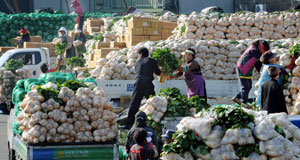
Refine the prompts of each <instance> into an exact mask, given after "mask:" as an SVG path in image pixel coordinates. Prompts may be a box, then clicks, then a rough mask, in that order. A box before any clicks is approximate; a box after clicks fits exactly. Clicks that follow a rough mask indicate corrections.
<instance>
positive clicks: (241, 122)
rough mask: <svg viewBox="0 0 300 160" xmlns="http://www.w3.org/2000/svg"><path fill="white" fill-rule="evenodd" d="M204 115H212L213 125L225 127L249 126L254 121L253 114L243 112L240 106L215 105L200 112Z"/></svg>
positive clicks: (238, 127)
mask: <svg viewBox="0 0 300 160" xmlns="http://www.w3.org/2000/svg"><path fill="white" fill-rule="evenodd" d="M202 114H203V116H204V117H214V118H215V119H216V121H215V124H214V125H219V126H222V127H223V128H224V129H225V130H227V129H235V128H237V129H240V128H250V125H249V124H250V123H251V122H252V123H254V116H253V115H252V114H248V113H247V112H245V111H244V110H243V109H242V108H241V107H240V106H231V105H227V106H215V107H212V108H209V109H208V110H207V111H203V112H202Z"/></svg>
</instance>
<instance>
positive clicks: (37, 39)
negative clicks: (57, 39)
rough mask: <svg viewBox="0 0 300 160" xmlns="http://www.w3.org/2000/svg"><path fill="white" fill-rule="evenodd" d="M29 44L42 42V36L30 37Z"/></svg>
mask: <svg viewBox="0 0 300 160" xmlns="http://www.w3.org/2000/svg"><path fill="white" fill-rule="evenodd" d="M30 39H31V42H39V43H41V42H42V36H30Z"/></svg>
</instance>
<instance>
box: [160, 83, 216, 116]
mask: <svg viewBox="0 0 300 160" xmlns="http://www.w3.org/2000/svg"><path fill="white" fill-rule="evenodd" d="M158 95H159V96H164V97H167V99H168V109H167V111H166V113H165V117H186V116H191V108H195V109H196V112H200V111H201V110H203V109H207V108H209V107H210V106H209V104H207V103H206V101H205V99H204V98H199V96H194V97H191V98H190V99H188V98H187V97H186V96H184V95H182V94H181V93H180V90H179V89H178V88H175V87H174V88H166V89H161V90H160V92H159V93H158Z"/></svg>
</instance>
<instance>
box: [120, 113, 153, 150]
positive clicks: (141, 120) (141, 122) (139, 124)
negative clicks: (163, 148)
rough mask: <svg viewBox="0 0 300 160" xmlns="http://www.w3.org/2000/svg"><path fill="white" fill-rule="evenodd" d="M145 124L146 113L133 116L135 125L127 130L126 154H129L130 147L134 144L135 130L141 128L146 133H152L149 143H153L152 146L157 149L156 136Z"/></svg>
mask: <svg viewBox="0 0 300 160" xmlns="http://www.w3.org/2000/svg"><path fill="white" fill-rule="evenodd" d="M146 122H147V115H146V113H145V112H142V111H139V112H137V113H136V115H135V125H134V126H133V127H132V128H131V129H130V130H129V132H128V135H127V141H126V152H127V154H129V153H130V149H131V146H133V145H134V144H135V141H134V139H133V134H134V132H135V130H136V129H138V128H143V129H145V130H146V131H147V132H151V133H152V136H151V138H152V141H151V142H152V143H153V145H155V146H156V148H158V143H157V138H156V135H155V133H154V131H153V129H151V128H149V127H148V126H147V125H146Z"/></svg>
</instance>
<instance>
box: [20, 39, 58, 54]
mask: <svg viewBox="0 0 300 160" xmlns="http://www.w3.org/2000/svg"><path fill="white" fill-rule="evenodd" d="M55 46H56V45H55V43H52V42H50V43H39V42H24V45H23V47H24V48H42V47H45V48H48V49H49V53H50V57H55Z"/></svg>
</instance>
